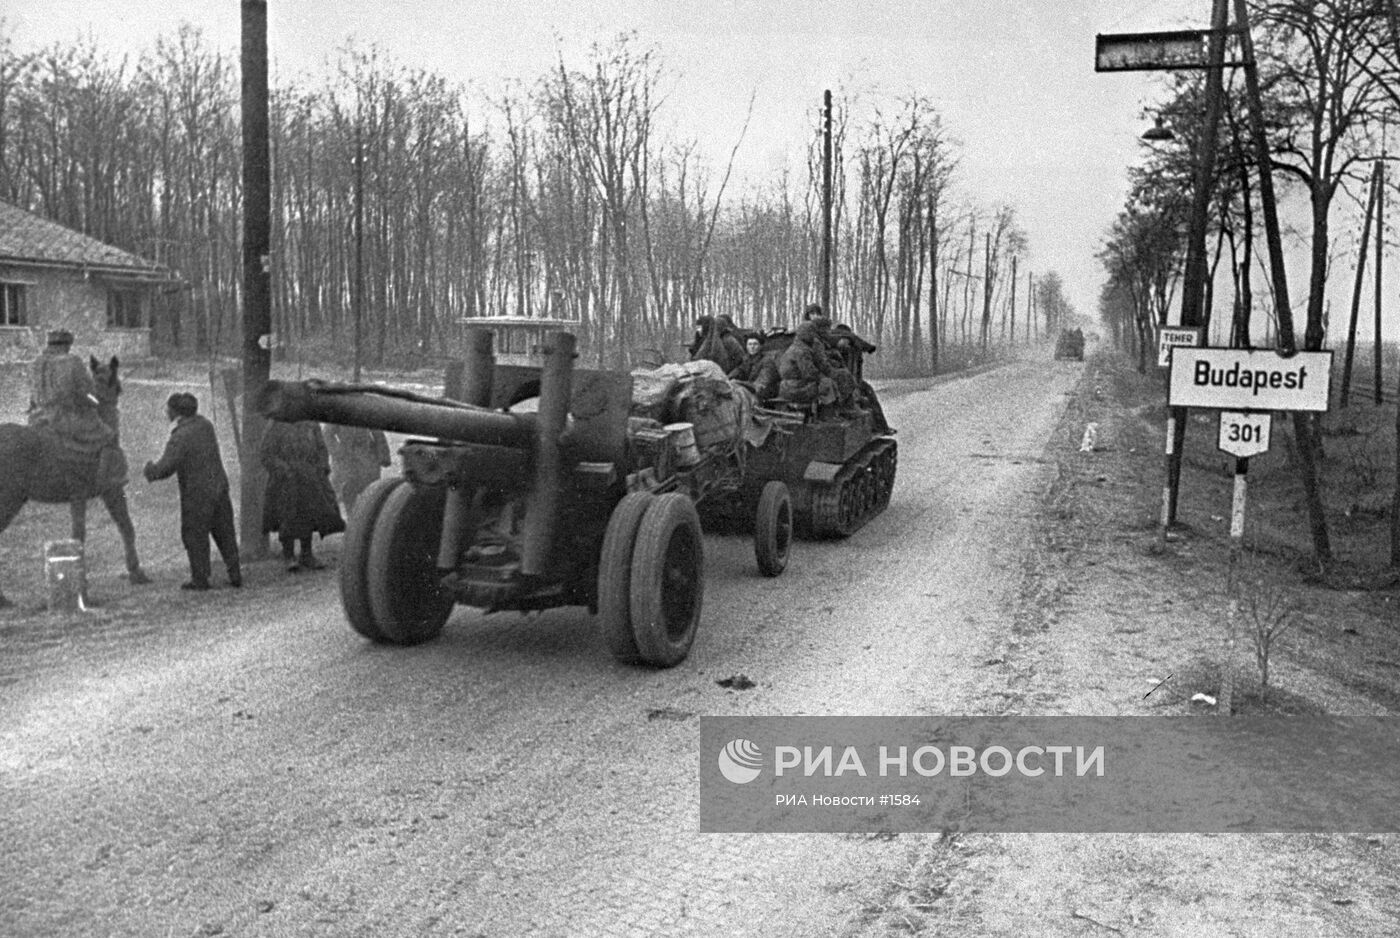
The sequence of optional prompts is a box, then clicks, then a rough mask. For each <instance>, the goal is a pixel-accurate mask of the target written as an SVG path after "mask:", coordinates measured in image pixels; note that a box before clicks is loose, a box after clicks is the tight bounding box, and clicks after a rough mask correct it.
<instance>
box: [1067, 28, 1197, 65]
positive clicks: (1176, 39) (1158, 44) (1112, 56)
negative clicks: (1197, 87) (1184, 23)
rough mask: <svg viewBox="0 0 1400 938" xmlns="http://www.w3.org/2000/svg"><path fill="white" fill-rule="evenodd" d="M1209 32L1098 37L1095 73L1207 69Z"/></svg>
mask: <svg viewBox="0 0 1400 938" xmlns="http://www.w3.org/2000/svg"><path fill="white" fill-rule="evenodd" d="M1209 35H1210V31H1209V30H1206V29H1181V30H1175V31H1169V32H1156V33H1113V34H1103V33H1100V34H1099V35H1097V36H1095V37H1094V71H1096V72H1144V71H1156V70H1158V69H1177V68H1206V67H1207V66H1208V64H1209V63H1208V62H1207V61H1206V38H1207V37H1208V36H1209Z"/></svg>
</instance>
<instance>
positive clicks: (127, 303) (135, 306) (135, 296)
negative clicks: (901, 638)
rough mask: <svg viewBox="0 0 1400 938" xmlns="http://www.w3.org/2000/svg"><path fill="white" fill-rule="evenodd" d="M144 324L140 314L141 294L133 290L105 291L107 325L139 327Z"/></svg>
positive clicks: (113, 326) (122, 327)
mask: <svg viewBox="0 0 1400 938" xmlns="http://www.w3.org/2000/svg"><path fill="white" fill-rule="evenodd" d="M145 325H146V323H145V321H144V318H143V317H142V315H141V294H139V293H137V292H136V291H135V290H108V291H107V327H108V328H110V329H140V328H142V327H144V326H145Z"/></svg>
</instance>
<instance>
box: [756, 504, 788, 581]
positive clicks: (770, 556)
mask: <svg viewBox="0 0 1400 938" xmlns="http://www.w3.org/2000/svg"><path fill="white" fill-rule="evenodd" d="M791 548H792V495H791V494H790V493H789V492H788V487H787V486H786V485H785V484H783V483H782V482H779V481H777V480H773V481H771V482H766V483H764V486H763V491H762V493H760V494H759V496H758V511H757V512H756V513H755V519H754V530H753V553H754V559H755V560H757V561H758V572H759V573H761V574H763V575H764V576H778V575H780V574H781V573H782V572H783V571H784V570H786V569H787V562H788V551H789V550H790V549H791Z"/></svg>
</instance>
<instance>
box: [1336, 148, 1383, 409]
mask: <svg viewBox="0 0 1400 938" xmlns="http://www.w3.org/2000/svg"><path fill="white" fill-rule="evenodd" d="M1376 168H1377V167H1376V166H1372V167H1371V189H1370V191H1369V192H1368V193H1367V196H1368V197H1367V199H1366V220H1365V222H1364V223H1363V224H1362V226H1361V250H1360V251H1358V252H1357V255H1356V282H1355V284H1354V285H1353V287H1352V292H1351V320H1350V321H1349V324H1348V325H1347V346H1346V354H1345V356H1344V357H1343V359H1342V395H1341V398H1340V399H1339V400H1338V402H1337V406H1339V407H1345V406H1347V403H1348V401H1349V400H1350V398H1351V365H1352V359H1353V357H1354V356H1355V354H1356V321H1357V317H1358V316H1359V315H1360V313H1361V285H1362V284H1363V283H1364V282H1365V280H1366V252H1367V249H1368V248H1369V247H1370V243H1371V214H1372V213H1373V212H1374V211H1375V210H1376ZM1377 253H1379V252H1377ZM1377 287H1378V288H1379V284H1377ZM1376 315H1377V317H1379V315H1380V311H1379V309H1378V310H1377V312H1376ZM1377 328H1378V329H1379V319H1377ZM1377 334H1378V335H1379V333H1377Z"/></svg>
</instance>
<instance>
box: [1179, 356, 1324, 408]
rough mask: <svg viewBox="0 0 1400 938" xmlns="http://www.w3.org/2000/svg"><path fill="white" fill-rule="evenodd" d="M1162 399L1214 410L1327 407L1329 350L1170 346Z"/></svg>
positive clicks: (1186, 405) (1184, 405)
mask: <svg viewBox="0 0 1400 938" xmlns="http://www.w3.org/2000/svg"><path fill="white" fill-rule="evenodd" d="M1171 368H1172V370H1171V378H1170V380H1169V382H1168V385H1167V403H1168V404H1170V405H1171V406H1172V407H1209V408H1215V409H1218V410H1306V411H1316V412H1318V413H1323V412H1326V410H1327V391H1328V387H1329V384H1330V379H1331V376H1332V353H1331V352H1295V353H1294V354H1293V355H1290V356H1288V357H1286V358H1285V357H1284V356H1282V355H1280V354H1279V353H1278V352H1275V351H1273V350H1268V349H1266V350H1262V351H1255V350H1251V349H1233V348H1184V347H1177V348H1175V349H1173V351H1172V366H1171Z"/></svg>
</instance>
